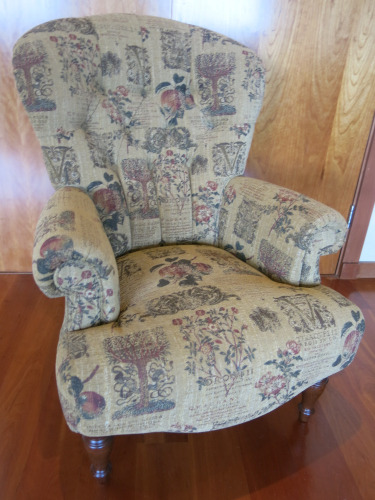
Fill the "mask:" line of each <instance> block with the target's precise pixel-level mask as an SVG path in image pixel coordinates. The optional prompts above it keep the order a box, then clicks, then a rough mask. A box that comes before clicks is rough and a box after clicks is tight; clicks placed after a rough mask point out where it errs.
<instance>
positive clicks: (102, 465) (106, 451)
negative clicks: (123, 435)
mask: <svg viewBox="0 0 375 500" xmlns="http://www.w3.org/2000/svg"><path fill="white" fill-rule="evenodd" d="M82 439H83V443H84V445H85V449H86V451H87V453H88V455H89V458H90V461H91V473H92V475H93V476H94V477H96V478H97V479H98V480H99V482H101V483H105V482H106V479H107V478H108V475H109V474H110V472H111V470H112V466H111V462H110V461H109V456H110V454H111V451H112V446H113V436H105V437H88V436H82Z"/></svg>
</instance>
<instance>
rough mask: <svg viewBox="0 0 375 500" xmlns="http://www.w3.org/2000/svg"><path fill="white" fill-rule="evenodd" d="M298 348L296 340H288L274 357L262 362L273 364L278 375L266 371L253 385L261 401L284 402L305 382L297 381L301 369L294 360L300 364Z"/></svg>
mask: <svg viewBox="0 0 375 500" xmlns="http://www.w3.org/2000/svg"><path fill="white" fill-rule="evenodd" d="M300 350H301V345H300V344H298V342H296V341H295V340H289V341H288V342H287V343H286V347H285V348H284V349H281V348H279V349H278V351H277V358H276V359H272V360H270V361H266V363H264V364H265V365H267V366H273V367H274V370H277V371H278V372H280V375H275V373H274V372H271V371H268V372H267V373H265V374H264V375H263V376H262V377H261V378H260V379H259V380H258V381H257V382H256V384H255V387H256V388H257V389H259V394H260V395H261V396H262V401H264V400H266V399H267V400H273V404H272V405H271V406H273V405H275V404H277V405H281V404H283V403H286V402H287V401H289V400H290V399H291V398H292V397H293V396H294V395H295V393H296V392H297V390H298V388H299V387H302V386H303V385H304V384H305V383H306V381H302V380H299V381H298V377H299V375H300V373H301V369H300V368H297V366H298V365H297V366H296V362H297V363H299V366H302V364H301V363H300V362H302V361H303V359H302V357H301V356H300V354H299V353H300ZM295 379H296V380H295ZM294 380H295V382H294V384H293V381H294Z"/></svg>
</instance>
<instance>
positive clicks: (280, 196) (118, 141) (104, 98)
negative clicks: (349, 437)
mask: <svg viewBox="0 0 375 500" xmlns="http://www.w3.org/2000/svg"><path fill="white" fill-rule="evenodd" d="M13 66H14V72H15V79H16V84H17V89H18V91H19V93H20V96H21V99H22V102H23V104H24V106H25V108H26V110H27V112H28V114H29V117H30V120H31V123H32V125H33V127H34V129H35V132H36V134H37V136H38V138H39V140H40V143H41V148H42V151H43V155H44V159H45V163H46V167H47V170H48V173H49V176H50V179H51V182H52V184H53V186H54V187H55V189H56V192H55V194H54V195H53V196H52V197H51V199H50V200H49V202H48V203H47V205H46V207H45V209H44V210H43V212H42V214H41V217H40V220H39V222H38V225H37V229H36V237H35V246H34V253H33V274H34V277H35V280H36V282H37V284H38V286H39V287H40V289H41V290H42V291H43V292H44V293H45V294H46V295H48V296H50V297H55V296H65V298H66V312H65V319H64V324H63V326H62V329H61V334H60V340H59V345H58V350H57V361H56V373H57V385H58V391H59V396H60V401H61V405H62V408H63V411H64V415H65V418H66V420H67V423H68V425H69V426H70V428H71V429H72V430H73V431H75V432H80V433H82V434H84V435H87V436H105V435H112V434H127V433H144V432H155V431H170V432H200V431H207V430H213V429H220V428H223V427H226V426H230V425H234V424H237V423H241V422H245V421H247V420H250V419H252V418H256V417H258V416H260V415H263V414H264V413H266V412H268V411H271V410H273V409H274V408H277V407H278V406H280V405H281V404H283V403H284V402H286V401H288V400H290V399H291V398H293V397H294V396H295V395H297V394H298V393H300V392H301V391H303V390H304V389H305V388H307V387H309V386H311V385H312V384H314V383H315V382H317V381H319V380H321V379H323V378H325V377H327V376H329V375H331V374H333V373H335V372H337V371H339V370H341V369H343V368H345V367H346V366H348V365H349V364H350V363H351V362H352V361H353V359H354V356H355V353H356V351H357V349H358V345H359V342H360V339H361V337H362V335H363V332H364V320H363V316H362V313H361V312H360V310H359V309H358V308H357V307H356V306H355V305H354V304H352V303H351V302H350V301H348V300H346V299H345V298H344V297H342V296H341V295H339V294H337V293H336V292H334V291H332V290H330V289H328V288H325V287H323V286H320V285H319V283H320V278H319V257H320V256H321V255H325V254H329V253H332V252H335V251H337V250H338V249H339V248H340V246H341V245H342V244H343V241H344V238H345V232H346V224H345V221H344V219H343V218H342V217H341V215H340V214H338V213H337V212H335V211H334V210H332V209H330V208H328V207H326V206H324V205H322V204H321V203H318V202H316V201H314V200H311V199H310V198H307V197H305V196H303V195H301V194H299V193H295V192H293V191H290V190H287V189H284V188H281V187H278V186H274V185H271V184H268V183H265V182H263V181H260V180H255V179H250V178H245V177H243V176H242V174H243V173H244V170H245V165H246V159H247V156H248V152H249V148H250V145H251V140H252V137H253V133H254V126H255V122H256V119H257V116H258V114H259V111H260V108H261V103H262V98H263V92H264V69H263V66H262V64H261V62H260V60H259V59H258V57H257V56H256V55H255V54H254V53H253V52H252V51H251V50H250V49H248V48H246V47H244V46H242V45H240V44H239V43H237V42H236V41H234V40H231V39H229V38H227V37H225V36H223V35H219V34H217V33H213V32H211V31H209V30H205V29H202V28H198V27H196V26H192V25H186V24H182V23H179V22H175V21H171V20H166V19H159V18H153V17H143V16H134V15H120V14H115V15H105V16H93V17H86V18H67V19H59V20H55V21H50V22H48V23H45V24H42V25H40V26H37V27H36V28H34V29H32V30H31V31H29V32H28V33H26V34H25V35H24V36H23V37H22V38H21V39H20V40H19V41H18V42H17V44H16V46H15V49H14V58H13ZM303 285H309V286H308V287H304V286H303Z"/></svg>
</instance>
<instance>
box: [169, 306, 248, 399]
mask: <svg viewBox="0 0 375 500" xmlns="http://www.w3.org/2000/svg"><path fill="white" fill-rule="evenodd" d="M237 314H238V309H237V308H235V307H232V308H230V309H228V308H225V307H220V308H219V309H216V308H214V309H210V310H208V311H206V310H205V309H198V310H196V311H195V314H193V315H191V316H183V317H182V318H175V319H173V321H172V323H173V324H174V325H176V326H178V327H179V329H180V332H181V334H182V336H183V339H184V340H185V341H186V342H187V345H186V346H185V348H186V349H187V350H188V351H189V355H188V358H187V361H186V368H185V369H186V371H187V372H188V373H189V374H190V375H193V376H195V377H196V381H197V384H198V385H199V390H201V389H202V388H203V387H206V386H210V385H211V384H212V383H214V382H216V381H218V380H219V381H220V383H221V384H222V385H223V387H224V390H225V395H226V396H228V394H229V393H230V390H231V389H232V387H233V386H234V385H235V383H236V381H237V380H238V375H239V373H241V372H242V371H244V370H246V369H247V368H248V367H249V365H250V364H251V362H252V360H253V359H254V352H255V349H252V348H251V347H250V346H249V345H248V344H247V342H246V340H245V332H246V330H247V329H248V325H246V324H244V323H242V322H241V321H240V320H239V319H238V316H237Z"/></svg>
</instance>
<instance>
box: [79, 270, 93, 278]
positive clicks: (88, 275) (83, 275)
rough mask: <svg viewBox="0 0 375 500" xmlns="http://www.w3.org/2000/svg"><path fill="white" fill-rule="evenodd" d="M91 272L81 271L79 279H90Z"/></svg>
mask: <svg viewBox="0 0 375 500" xmlns="http://www.w3.org/2000/svg"><path fill="white" fill-rule="evenodd" d="M91 275H92V273H91V271H82V274H81V278H82V279H84V280H86V279H87V278H91Z"/></svg>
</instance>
